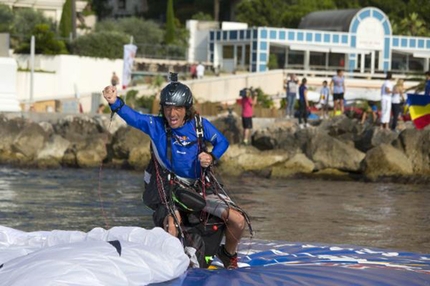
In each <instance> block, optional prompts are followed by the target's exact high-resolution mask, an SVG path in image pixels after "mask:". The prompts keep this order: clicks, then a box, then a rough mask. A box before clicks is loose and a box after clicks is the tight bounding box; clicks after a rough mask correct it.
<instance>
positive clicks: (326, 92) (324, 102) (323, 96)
mask: <svg viewBox="0 0 430 286" xmlns="http://www.w3.org/2000/svg"><path fill="white" fill-rule="evenodd" d="M329 96H330V89H329V88H328V86H327V81H326V80H325V81H323V87H322V88H321V91H320V101H319V103H320V104H321V109H322V112H323V113H322V117H323V119H327V118H328V100H329Z"/></svg>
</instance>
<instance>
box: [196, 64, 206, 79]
mask: <svg viewBox="0 0 430 286" xmlns="http://www.w3.org/2000/svg"><path fill="white" fill-rule="evenodd" d="M204 75H205V66H204V65H202V63H199V65H198V66H197V78H198V79H202V78H203V76H204Z"/></svg>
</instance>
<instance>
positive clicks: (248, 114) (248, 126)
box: [241, 89, 257, 145]
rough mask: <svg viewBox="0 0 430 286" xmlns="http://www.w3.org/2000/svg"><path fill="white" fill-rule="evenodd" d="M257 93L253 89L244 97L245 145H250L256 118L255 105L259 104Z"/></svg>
mask: <svg viewBox="0 0 430 286" xmlns="http://www.w3.org/2000/svg"><path fill="white" fill-rule="evenodd" d="M256 93H257V92H255V91H253V90H252V89H247V90H246V96H243V97H242V101H241V103H242V127H243V144H244V145H249V143H250V135H251V130H252V117H253V116H254V105H255V104H257V94H256Z"/></svg>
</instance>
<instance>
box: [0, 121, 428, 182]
mask: <svg viewBox="0 0 430 286" xmlns="http://www.w3.org/2000/svg"><path fill="white" fill-rule="evenodd" d="M256 120H258V119H256ZM212 122H213V123H214V124H215V125H216V126H217V127H218V128H219V129H220V130H221V131H222V132H224V133H225V134H226V136H227V137H228V139H229V141H230V143H231V146H230V148H229V149H228V151H227V152H226V154H225V155H224V156H223V158H222V159H221V160H220V162H218V165H217V168H216V169H217V172H219V173H222V174H226V175H233V176H239V175H242V174H245V173H252V174H255V175H259V176H264V177H275V178H285V177H290V176H296V175H299V176H303V175H304V176H312V177H330V178H333V177H336V178H341V179H351V178H352V179H357V178H365V179H369V180H378V179H381V178H393V179H398V178H400V179H405V180H411V179H412V180H422V179H424V180H426V178H428V176H429V175H430V130H421V131H418V130H415V129H414V128H413V127H412V126H411V125H409V126H408V125H407V124H406V125H404V126H403V128H404V130H403V131H402V132H400V133H395V132H391V131H383V130H380V129H379V127H373V126H366V125H365V126H363V125H360V124H359V123H358V122H357V121H356V120H355V119H350V118H347V117H344V116H339V117H335V118H332V119H329V120H324V121H316V122H312V126H311V127H309V128H306V129H299V128H298V125H297V123H296V122H295V121H287V120H280V119H278V120H273V122H272V123H271V124H270V126H269V127H266V128H260V129H258V130H256V131H255V132H254V134H253V138H252V145H251V146H243V145H240V144H239V138H240V137H239V136H238V134H241V126H240V118H238V117H237V116H235V117H234V118H232V117H231V116H230V117H228V118H227V117H225V116H220V117H217V118H214V119H212ZM0 138H1V140H0V164H2V165H13V166H20V167H39V168H58V167H79V168H91V167H99V166H100V165H101V164H103V166H105V167H114V168H132V169H137V170H142V169H144V168H145V166H146V165H147V164H148V162H149V159H150V153H149V144H150V140H149V137H148V136H147V135H145V134H144V133H142V132H141V131H139V130H136V129H134V128H131V127H129V126H126V124H125V123H124V122H123V121H122V120H121V119H120V118H117V117H116V118H114V120H113V121H110V119H109V118H108V117H103V116H94V117H86V116H66V117H64V118H62V119H60V120H58V121H56V122H54V123H53V122H38V123H36V122H33V121H30V120H26V119H22V118H18V117H17V118H7V117H5V116H0Z"/></svg>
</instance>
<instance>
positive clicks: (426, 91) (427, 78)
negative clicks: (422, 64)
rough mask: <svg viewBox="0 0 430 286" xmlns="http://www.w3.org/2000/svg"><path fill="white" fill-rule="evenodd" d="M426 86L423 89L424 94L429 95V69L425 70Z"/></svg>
mask: <svg viewBox="0 0 430 286" xmlns="http://www.w3.org/2000/svg"><path fill="white" fill-rule="evenodd" d="M425 75H426V86H425V90H424V95H427V96H430V71H426V73H425Z"/></svg>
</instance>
